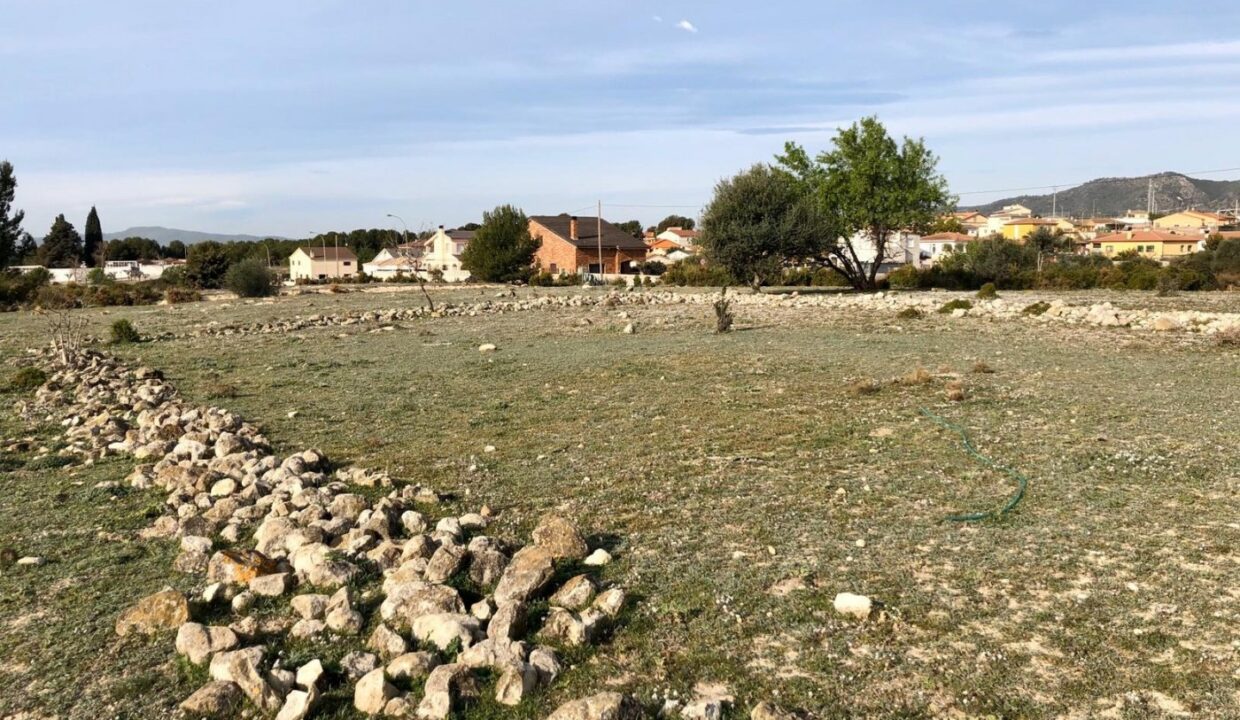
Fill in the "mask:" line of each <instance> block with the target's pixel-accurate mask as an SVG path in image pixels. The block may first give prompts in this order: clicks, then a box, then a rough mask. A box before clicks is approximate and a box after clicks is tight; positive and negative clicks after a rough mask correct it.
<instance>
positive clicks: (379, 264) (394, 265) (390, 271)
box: [362, 240, 425, 280]
mask: <svg viewBox="0 0 1240 720" xmlns="http://www.w3.org/2000/svg"><path fill="white" fill-rule="evenodd" d="M424 249H425V248H424V244H423V243H422V242H421V241H417V240H415V241H414V242H411V243H404V244H401V245H397V246H396V247H391V248H383V249H382V250H380V251H379V253H378V254H377V255H375V257H374V259H373V260H371V261H370V262H368V263H362V272H364V273H366V274H367V275H369V276H371V277H373V278H375V279H376V280H387V279H389V278H392V277H395V276H397V275H403V276H407V277H412V276H413V274H414V273H415V272H417V270H418V267H419V260H420V259H421V257H422V253H423V251H424Z"/></svg>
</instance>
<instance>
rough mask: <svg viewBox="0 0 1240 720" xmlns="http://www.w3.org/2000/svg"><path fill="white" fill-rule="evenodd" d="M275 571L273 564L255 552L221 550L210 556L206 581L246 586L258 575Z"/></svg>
mask: <svg viewBox="0 0 1240 720" xmlns="http://www.w3.org/2000/svg"><path fill="white" fill-rule="evenodd" d="M277 571H278V567H277V566H276V564H275V562H273V561H272V560H271V559H270V558H268V557H267V556H266V555H263V554H262V553H260V552H258V551H257V550H221V551H219V552H217V553H215V554H214V555H212V556H211V563H210V565H208V566H207V581H208V582H222V583H229V584H232V585H248V584H249V582H250V581H251V580H253V579H254V578H256V577H258V576H260V575H270V574H272V573H275V572H277Z"/></svg>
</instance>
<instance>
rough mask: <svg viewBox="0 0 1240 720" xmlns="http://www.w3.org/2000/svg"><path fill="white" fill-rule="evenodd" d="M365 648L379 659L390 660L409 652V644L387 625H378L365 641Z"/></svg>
mask: <svg viewBox="0 0 1240 720" xmlns="http://www.w3.org/2000/svg"><path fill="white" fill-rule="evenodd" d="M366 647H368V648H370V649H371V650H374V651H375V652H376V653H378V654H379V657H381V658H384V659H390V658H394V657H397V656H398V655H404V654H405V652H406V651H408V650H409V644H408V643H407V642H405V639H404V638H403V637H401V636H400V633H397V632H396V631H395V630H392V629H391V628H389V627H388V626H387V625H384V624H383V623H379V626H378V627H376V628H375V631H374V632H372V633H371V634H370V639H369V640H367V641H366Z"/></svg>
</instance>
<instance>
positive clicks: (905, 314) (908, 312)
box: [896, 307, 926, 320]
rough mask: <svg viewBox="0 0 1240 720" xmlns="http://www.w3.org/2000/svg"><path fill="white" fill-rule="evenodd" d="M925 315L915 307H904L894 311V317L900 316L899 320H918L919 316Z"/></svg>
mask: <svg viewBox="0 0 1240 720" xmlns="http://www.w3.org/2000/svg"><path fill="white" fill-rule="evenodd" d="M925 316H926V314H925V313H924V312H922V311H921V310H919V309H918V308H915V307H906V308H904V309H903V310H901V311H900V312H898V313H896V317H898V318H900V319H901V320H920V319H921V318H923V317H925Z"/></svg>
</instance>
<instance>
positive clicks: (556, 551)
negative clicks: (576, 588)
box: [533, 515, 590, 560]
mask: <svg viewBox="0 0 1240 720" xmlns="http://www.w3.org/2000/svg"><path fill="white" fill-rule="evenodd" d="M533 538H534V545H536V546H537V547H541V548H544V549H546V550H547V551H548V552H549V553H551V557H552V558H553V559H555V560H561V559H566V560H581V559H582V558H584V557H585V556H586V553H588V552H590V548H589V547H587V546H586V541H585V538H584V537H582V535H581V531H580V530H578V529H577V526H576V525H575V524H573V522H572V521H571V520H568V519H567V518H564V517H560V516H559V515H547V516H544V517H543V518H542V520H540V521H539V523H538V526H537V527H535V528H534V534H533Z"/></svg>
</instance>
